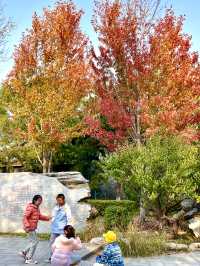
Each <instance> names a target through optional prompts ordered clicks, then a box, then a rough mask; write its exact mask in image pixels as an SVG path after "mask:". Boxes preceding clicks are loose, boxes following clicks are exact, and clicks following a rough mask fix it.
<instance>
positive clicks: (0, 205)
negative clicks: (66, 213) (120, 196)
mask: <svg viewBox="0 0 200 266" xmlns="http://www.w3.org/2000/svg"><path fill="white" fill-rule="evenodd" d="M63 180H65V181H66V182H65V181H63ZM61 182H62V183H61ZM64 184H65V185H64ZM58 193H63V194H64V195H65V197H66V204H67V205H68V207H70V209H71V212H72V224H73V225H74V226H75V228H76V229H77V230H79V231H80V230H83V229H84V228H85V227H86V220H87V218H88V217H89V214H90V206H89V205H88V204H86V203H81V202H80V201H81V200H82V199H84V198H88V197H90V188H89V185H88V182H87V180H86V179H85V178H84V177H83V176H82V175H81V174H80V173H78V172H72V173H71V172H69V173H68V172H67V173H52V174H48V176H47V175H44V174H34V173H28V172H21V173H1V174H0V232H4V233H7V232H13V233H14V232H21V231H22V230H23V228H22V217H23V212H24V209H25V207H26V205H27V203H28V202H30V201H31V199H32V197H33V196H34V195H35V194H41V195H42V197H43V199H44V201H43V204H42V206H41V212H42V213H44V214H47V215H50V214H51V211H52V209H53V207H54V206H55V202H56V201H55V199H56V195H57V194H58ZM38 232H39V233H49V232H50V223H47V222H40V223H39V228H38Z"/></svg>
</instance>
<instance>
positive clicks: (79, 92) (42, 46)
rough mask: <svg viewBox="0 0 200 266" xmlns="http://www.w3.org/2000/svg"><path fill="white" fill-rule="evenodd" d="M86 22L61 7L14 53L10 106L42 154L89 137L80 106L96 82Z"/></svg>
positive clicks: (71, 8)
mask: <svg viewBox="0 0 200 266" xmlns="http://www.w3.org/2000/svg"><path fill="white" fill-rule="evenodd" d="M81 16H82V11H79V10H77V9H76V7H75V5H74V4H73V3H72V2H71V1H70V2H64V1H59V2H58V3H57V4H56V5H55V7H54V8H53V9H44V13H43V15H42V16H41V17H39V16H37V14H34V16H33V21H32V28H31V29H30V30H28V31H27V32H26V33H25V34H24V36H23V38H22V41H21V43H20V44H19V46H18V47H17V48H16V50H15V53H14V62H15V63H14V67H13V70H12V71H11V73H10V75H9V77H8V80H7V83H6V84H5V88H4V92H6V93H8V94H10V96H11V97H10V98H9V99H10V101H7V105H8V108H9V110H10V111H11V112H12V113H13V114H14V118H15V119H16V120H18V121H22V123H21V131H23V132H24V133H25V134H26V136H27V137H28V139H29V141H31V143H34V145H37V146H39V147H43V148H42V149H44V147H46V149H49V150H52V149H56V147H57V146H58V144H59V143H61V142H64V141H66V140H70V139H71V138H73V137H74V136H77V135H79V134H81V132H82V131H83V123H82V121H81V118H80V103H81V101H82V99H83V98H84V97H85V96H87V94H88V91H89V88H90V82H91V81H90V71H89V64H88V59H87V57H88V54H87V38H86V37H85V35H84V34H83V33H82V32H81V30H80V19H81ZM82 108H83V107H82ZM74 120H75V121H76V122H72V121H74Z"/></svg>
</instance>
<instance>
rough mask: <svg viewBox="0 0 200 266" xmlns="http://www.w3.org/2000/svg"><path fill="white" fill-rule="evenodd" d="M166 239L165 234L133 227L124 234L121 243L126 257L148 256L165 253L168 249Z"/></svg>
mask: <svg viewBox="0 0 200 266" xmlns="http://www.w3.org/2000/svg"><path fill="white" fill-rule="evenodd" d="M165 239H166V238H165V235H164V234H156V233H150V232H137V231H134V230H133V229H131V230H128V231H127V232H125V233H124V234H123V238H122V239H120V240H119V244H120V246H121V249H122V253H123V255H124V256H125V257H147V256H155V255H160V254H163V253H164V252H165V251H166V247H165Z"/></svg>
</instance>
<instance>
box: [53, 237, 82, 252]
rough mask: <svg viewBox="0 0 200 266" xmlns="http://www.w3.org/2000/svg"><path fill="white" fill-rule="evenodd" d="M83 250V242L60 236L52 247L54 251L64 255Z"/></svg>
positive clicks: (78, 239)
mask: <svg viewBox="0 0 200 266" xmlns="http://www.w3.org/2000/svg"><path fill="white" fill-rule="evenodd" d="M81 248H82V244H81V240H80V238H79V237H77V238H66V237H65V236H64V235H60V236H59V237H57V238H56V240H55V242H54V244H53V245H52V251H53V252H55V251H56V250H59V251H62V252H64V253H71V252H72V251H73V250H78V249H81Z"/></svg>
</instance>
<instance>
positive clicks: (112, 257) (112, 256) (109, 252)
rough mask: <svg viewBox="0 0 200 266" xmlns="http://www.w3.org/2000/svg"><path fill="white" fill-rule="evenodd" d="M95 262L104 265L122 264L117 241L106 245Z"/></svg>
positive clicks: (115, 265) (121, 265)
mask: <svg viewBox="0 0 200 266" xmlns="http://www.w3.org/2000/svg"><path fill="white" fill-rule="evenodd" d="M96 262H98V263H101V264H105V265H106V266H124V259H123V257H122V253H121V249H120V246H119V245H118V243H117V242H113V243H111V244H108V245H106V247H105V249H104V251H103V253H102V255H101V256H98V257H97V258H96Z"/></svg>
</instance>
